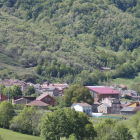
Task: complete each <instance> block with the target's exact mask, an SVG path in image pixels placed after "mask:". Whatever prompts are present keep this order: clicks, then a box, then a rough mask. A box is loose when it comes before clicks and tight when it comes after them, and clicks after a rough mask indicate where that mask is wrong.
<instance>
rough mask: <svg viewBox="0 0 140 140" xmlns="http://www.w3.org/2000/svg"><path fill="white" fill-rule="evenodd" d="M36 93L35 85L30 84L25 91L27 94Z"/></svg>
mask: <svg viewBox="0 0 140 140" xmlns="http://www.w3.org/2000/svg"><path fill="white" fill-rule="evenodd" d="M34 93H35V88H34V87H33V86H28V88H27V90H26V91H25V93H24V94H25V96H30V95H32V94H34Z"/></svg>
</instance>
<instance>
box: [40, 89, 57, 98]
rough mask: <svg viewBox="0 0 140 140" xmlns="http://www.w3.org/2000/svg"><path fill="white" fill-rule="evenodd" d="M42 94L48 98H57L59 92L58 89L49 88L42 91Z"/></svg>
mask: <svg viewBox="0 0 140 140" xmlns="http://www.w3.org/2000/svg"><path fill="white" fill-rule="evenodd" d="M42 93H43V94H49V95H50V96H52V97H53V96H58V95H59V90H58V88H55V87H51V88H46V89H43V90H42Z"/></svg>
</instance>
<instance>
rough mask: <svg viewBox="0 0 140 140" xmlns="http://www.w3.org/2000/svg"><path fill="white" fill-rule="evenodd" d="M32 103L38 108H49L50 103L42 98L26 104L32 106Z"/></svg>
mask: <svg viewBox="0 0 140 140" xmlns="http://www.w3.org/2000/svg"><path fill="white" fill-rule="evenodd" d="M32 105H34V106H35V107H37V108H38V109H47V106H49V104H46V103H44V102H42V101H40V100H34V101H32V102H30V103H28V104H26V106H32Z"/></svg>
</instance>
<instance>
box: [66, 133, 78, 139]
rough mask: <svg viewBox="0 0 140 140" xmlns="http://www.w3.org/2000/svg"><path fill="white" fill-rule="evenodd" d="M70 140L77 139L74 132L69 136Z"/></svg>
mask: <svg viewBox="0 0 140 140" xmlns="http://www.w3.org/2000/svg"><path fill="white" fill-rule="evenodd" d="M68 140H77V139H76V136H75V135H74V134H71V135H70V136H69V138H68Z"/></svg>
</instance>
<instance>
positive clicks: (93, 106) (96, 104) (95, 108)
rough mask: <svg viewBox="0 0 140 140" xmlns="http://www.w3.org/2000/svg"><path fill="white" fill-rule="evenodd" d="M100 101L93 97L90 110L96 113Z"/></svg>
mask: <svg viewBox="0 0 140 140" xmlns="http://www.w3.org/2000/svg"><path fill="white" fill-rule="evenodd" d="M100 104H101V103H100V102H99V101H98V99H94V104H93V105H92V112H94V113H97V112H98V106H99V105H100Z"/></svg>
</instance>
